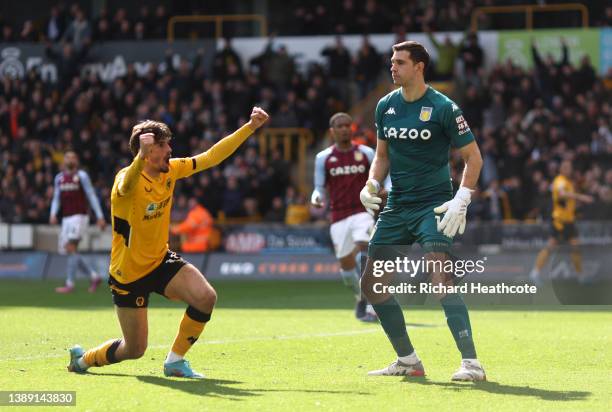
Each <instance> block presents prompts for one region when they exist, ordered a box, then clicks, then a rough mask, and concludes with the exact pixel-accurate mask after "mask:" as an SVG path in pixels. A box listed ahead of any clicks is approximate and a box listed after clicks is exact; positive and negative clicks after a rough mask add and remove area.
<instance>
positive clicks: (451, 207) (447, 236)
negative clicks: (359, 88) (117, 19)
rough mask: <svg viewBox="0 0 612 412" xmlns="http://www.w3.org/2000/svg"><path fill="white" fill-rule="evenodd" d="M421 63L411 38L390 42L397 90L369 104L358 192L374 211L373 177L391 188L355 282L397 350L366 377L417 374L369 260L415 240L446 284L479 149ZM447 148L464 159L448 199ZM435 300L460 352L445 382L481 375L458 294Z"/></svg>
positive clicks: (398, 312)
mask: <svg viewBox="0 0 612 412" xmlns="http://www.w3.org/2000/svg"><path fill="white" fill-rule="evenodd" d="M428 63H429V54H428V53H427V50H426V49H425V48H424V47H423V46H422V45H421V44H419V43H417V42H414V41H407V42H403V43H399V44H396V45H394V46H393V55H392V57H391V74H392V77H393V82H394V84H395V85H398V86H401V87H400V88H398V89H396V90H394V91H393V92H391V93H389V94H388V95H386V96H385V97H383V98H382V99H380V101H379V102H378V105H377V107H376V114H375V121H376V128H377V137H378V139H377V145H376V154H375V156H374V160H373V162H372V167H371V168H370V174H369V180H368V182H367V183H366V185H365V186H364V188H363V189H362V191H361V193H360V197H361V201H362V203H363V204H364V206H365V207H367V208H370V209H374V210H378V209H379V204H380V203H381V202H382V199H381V198H380V196H379V190H380V182H381V181H382V180H383V179H384V178H385V176H387V173H388V172H390V173H391V186H392V188H391V192H390V193H389V198H388V201H387V204H386V206H385V208H384V210H383V211H382V212H381V213H380V216H379V218H378V221H377V222H376V226H375V229H374V234H373V235H372V238H371V239H370V244H369V249H368V260H367V263H366V268H365V271H364V274H363V277H362V280H361V286H362V290H363V293H364V295H365V296H366V298H367V299H368V301H370V302H371V303H372V306H373V307H374V310H375V311H376V313H377V314H378V317H379V319H380V323H381V325H382V327H383V329H384V331H385V333H386V334H387V337H388V338H389V341H390V342H391V344H392V345H393V348H394V349H395V352H396V353H397V360H396V361H395V362H393V363H392V364H391V365H389V366H388V367H386V368H384V369H381V370H376V371H372V372H370V375H409V376H423V375H424V374H425V371H424V368H423V365H422V363H421V361H420V359H419V358H418V356H417V354H416V352H415V351H414V348H413V346H412V343H411V342H410V339H409V338H408V333H407V331H406V324H405V321H404V315H403V313H402V309H401V307H400V305H399V304H398V303H397V301H396V300H395V298H394V296H393V295H391V294H389V293H376V291H379V292H380V290H381V289H380V287H375V285H376V284H378V285H379V286H380V284H381V283H382V284H383V285H384V284H390V283H391V282H392V280H393V276H394V274H393V273H386V274H384V275H382V277H377V276H374V270H373V269H374V262H375V261H378V260H392V259H395V258H396V257H397V256H398V251H401V250H402V246H406V245H412V244H413V243H415V242H416V243H418V244H419V245H420V246H421V247H422V248H423V250H424V252H425V259H426V262H432V263H433V264H432V265H431V266H429V265H428V266H429V268H430V270H429V273H428V275H429V281H430V282H431V283H433V284H434V285H448V286H451V285H453V284H454V276H453V274H452V273H448V272H445V271H444V269H442V268H445V267H448V266H447V265H446V262H448V259H449V258H450V257H449V251H450V248H451V245H452V242H453V237H454V236H455V234H456V233H457V232H459V233H463V231H464V229H465V223H466V217H465V216H466V210H467V206H468V205H469V203H470V200H471V193H472V191H473V189H474V187H475V186H476V183H477V181H478V176H479V174H480V169H481V167H482V158H481V155H480V151H479V149H478V146H477V144H476V142H475V140H474V136H473V134H472V132H471V131H470V128H469V126H468V124H467V122H466V121H465V119H464V118H463V114H462V112H461V110H460V109H459V107H458V106H457V105H456V104H455V103H454V102H453V101H452V100H450V99H449V98H448V97H446V96H445V95H443V94H442V93H440V92H438V91H437V90H435V89H433V88H432V87H431V86H429V85H427V84H426V83H425V79H424V75H423V73H424V72H425V69H426V68H427V65H428ZM451 147H454V148H456V149H458V150H459V152H460V154H461V157H462V158H463V160H464V162H465V168H464V170H463V177H462V180H461V184H460V187H459V189H458V190H457V192H456V193H455V195H454V197H453V187H452V183H451V176H450V166H449V154H450V149H451ZM400 253H401V252H400ZM436 262H437V263H438V264H437V265H436V264H435V263H436ZM440 263H441V264H440ZM431 267H434V268H435V269H437V270H431ZM379 274H380V273H379ZM437 298H438V299H440V302H441V304H442V307H443V308H444V312H445V314H446V319H447V323H448V327H449V329H450V330H451V333H452V335H453V338H454V339H455V342H456V344H457V348H458V349H459V351H460V352H461V357H462V362H461V366H460V368H459V370H458V371H457V372H455V373H454V374H453V376H452V379H453V380H466V381H482V380H485V379H486V378H485V372H484V370H483V368H482V366H481V365H480V363H479V361H478V360H477V358H476V350H475V347H474V341H473V338H472V327H471V325H470V318H469V316H468V311H467V308H466V306H465V303H464V302H463V300H462V298H461V296H460V295H458V294H455V293H449V294H440V295H438V296H437Z"/></svg>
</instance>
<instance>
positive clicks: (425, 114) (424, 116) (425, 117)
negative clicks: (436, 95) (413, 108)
mask: <svg viewBox="0 0 612 412" xmlns="http://www.w3.org/2000/svg"><path fill="white" fill-rule="evenodd" d="M431 112H433V107H424V106H423V107H421V114H419V120H420V121H422V122H428V121H429V119H431Z"/></svg>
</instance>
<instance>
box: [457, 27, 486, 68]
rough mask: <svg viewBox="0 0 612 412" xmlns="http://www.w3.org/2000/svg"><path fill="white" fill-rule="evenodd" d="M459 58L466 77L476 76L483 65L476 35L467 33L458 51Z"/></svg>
mask: <svg viewBox="0 0 612 412" xmlns="http://www.w3.org/2000/svg"><path fill="white" fill-rule="evenodd" d="M459 57H460V59H461V61H462V62H463V70H464V72H465V75H466V76H468V77H474V76H477V74H478V71H479V69H480V68H481V67H482V65H483V63H484V52H483V50H482V47H480V44H478V35H477V34H476V33H475V32H471V33H469V34H468V35H467V36H466V38H465V40H464V41H463V43H462V45H461V48H460V49H459Z"/></svg>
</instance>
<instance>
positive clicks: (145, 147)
mask: <svg viewBox="0 0 612 412" xmlns="http://www.w3.org/2000/svg"><path fill="white" fill-rule="evenodd" d="M153 144H155V135H154V134H153V133H143V134H141V135H140V157H141V158H144V157H145V156H146V155H148V154H149V152H150V151H151V148H152V147H153Z"/></svg>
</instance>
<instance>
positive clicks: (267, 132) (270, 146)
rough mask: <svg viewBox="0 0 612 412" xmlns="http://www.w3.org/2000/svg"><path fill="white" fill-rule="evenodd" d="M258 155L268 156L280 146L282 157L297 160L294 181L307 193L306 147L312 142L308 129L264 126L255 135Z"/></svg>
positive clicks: (290, 160) (310, 132) (292, 161)
mask: <svg viewBox="0 0 612 412" xmlns="http://www.w3.org/2000/svg"><path fill="white" fill-rule="evenodd" d="M257 139H258V143H259V155H260V156H263V157H266V158H269V154H270V152H271V150H274V149H276V148H277V147H279V145H280V146H281V147H282V154H283V159H284V160H285V161H287V162H291V163H294V162H297V164H296V166H297V167H296V168H295V169H294V170H295V172H296V176H295V180H294V181H295V182H296V184H297V186H298V188H299V189H300V191H301V192H302V193H308V192H309V191H310V188H311V186H312V185H311V184H310V183H309V179H308V171H307V170H306V169H307V155H308V147H309V146H310V145H311V144H312V143H313V142H314V135H313V133H312V131H311V130H310V129H304V128H266V129H263V130H262V131H261V132H260V133H259V134H258V135H257Z"/></svg>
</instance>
